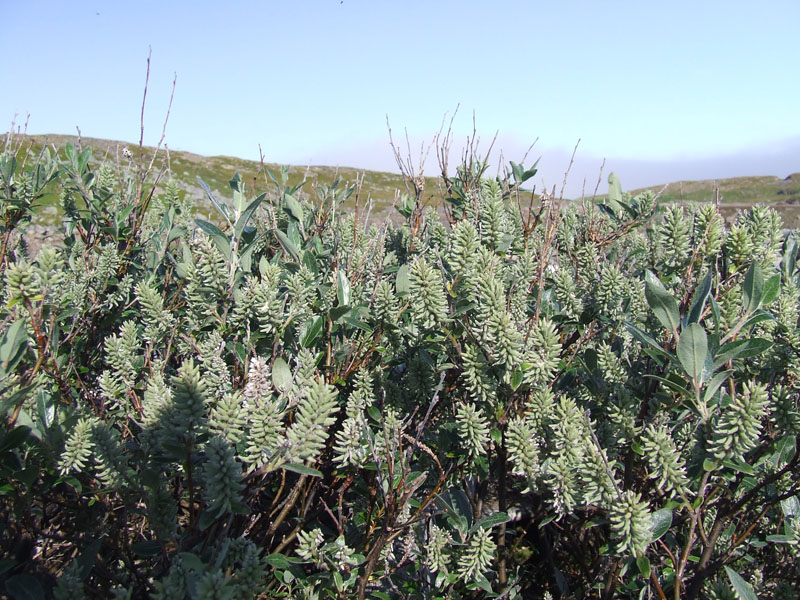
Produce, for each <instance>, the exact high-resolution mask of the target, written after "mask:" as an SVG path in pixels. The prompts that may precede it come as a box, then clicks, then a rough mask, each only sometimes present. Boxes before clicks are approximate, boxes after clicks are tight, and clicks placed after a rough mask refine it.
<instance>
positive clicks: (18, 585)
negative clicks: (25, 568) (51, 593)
mask: <svg viewBox="0 0 800 600" xmlns="http://www.w3.org/2000/svg"><path fill="white" fill-rule="evenodd" d="M6 593H8V595H9V596H10V597H11V598H12V599H13V600H44V597H45V596H44V588H42V584H41V583H39V580H38V579H36V578H35V577H31V576H30V575H26V574H25V573H23V574H21V575H14V577H11V578H10V579H8V580H7V581H6Z"/></svg>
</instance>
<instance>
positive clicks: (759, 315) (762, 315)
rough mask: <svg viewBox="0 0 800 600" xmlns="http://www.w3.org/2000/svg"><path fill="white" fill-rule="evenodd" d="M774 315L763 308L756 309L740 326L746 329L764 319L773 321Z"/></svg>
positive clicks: (743, 329)
mask: <svg viewBox="0 0 800 600" xmlns="http://www.w3.org/2000/svg"><path fill="white" fill-rule="evenodd" d="M774 320H775V317H774V316H773V315H771V314H770V313H768V312H767V311H765V310H757V311H756V312H754V313H753V314H752V315H750V317H749V318H747V319H746V320H745V321H744V324H742V326H741V327H740V329H741V330H742V331H747V330H748V329H749V328H750V327H752V326H753V325H757V324H758V323H762V322H764V321H774ZM736 326H738V323H737V325H736Z"/></svg>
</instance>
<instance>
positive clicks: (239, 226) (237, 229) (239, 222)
mask: <svg viewBox="0 0 800 600" xmlns="http://www.w3.org/2000/svg"><path fill="white" fill-rule="evenodd" d="M266 197H267V195H266V194H261V195H260V196H259V197H258V198H256V199H255V200H253V201H252V202H251V203H250V204H248V205H247V208H245V209H244V212H242V214H241V215H239V218H238V219H236V224H235V225H234V226H233V231H234V233H235V235H236V237H237V238H241V237H242V231H244V228H245V227H247V224H248V223H249V222H250V219H251V218H252V217H253V213H254V212H256V209H257V208H258V207H259V205H260V204H261V203H262V202H263V201H264V198H266Z"/></svg>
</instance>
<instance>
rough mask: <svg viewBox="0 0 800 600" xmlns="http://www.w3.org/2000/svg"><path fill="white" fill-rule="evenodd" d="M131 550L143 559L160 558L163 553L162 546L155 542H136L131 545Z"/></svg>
mask: <svg viewBox="0 0 800 600" xmlns="http://www.w3.org/2000/svg"><path fill="white" fill-rule="evenodd" d="M131 550H133V553H134V554H136V555H137V556H141V557H142V558H151V557H153V556H158V554H160V553H161V544H160V543H159V542H157V541H155V540H152V541H146V542H136V543H134V544H131Z"/></svg>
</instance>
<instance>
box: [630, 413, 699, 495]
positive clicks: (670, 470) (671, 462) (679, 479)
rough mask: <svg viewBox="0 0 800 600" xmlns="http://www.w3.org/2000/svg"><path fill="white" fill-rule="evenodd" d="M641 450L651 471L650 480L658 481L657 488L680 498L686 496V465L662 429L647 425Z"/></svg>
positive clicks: (666, 432) (687, 481) (673, 443)
mask: <svg viewBox="0 0 800 600" xmlns="http://www.w3.org/2000/svg"><path fill="white" fill-rule="evenodd" d="M642 449H643V450H644V454H645V456H646V457H647V461H648V464H649V465H650V469H651V471H652V472H651V473H650V478H651V479H657V480H658V483H657V484H658V487H659V488H661V489H664V490H666V491H672V492H674V493H676V494H678V495H681V496H685V495H686V494H688V485H689V479H688V477H687V476H686V465H685V464H684V461H683V459H682V458H681V455H680V453H679V452H678V450H677V448H676V447H675V442H673V441H672V437H671V436H670V435H669V432H668V431H667V430H666V429H665V428H664V427H658V426H655V425H648V426H647V427H646V428H645V430H644V433H643V443H642Z"/></svg>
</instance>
